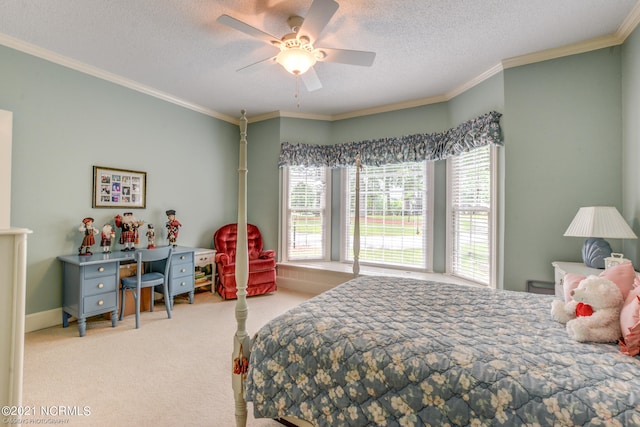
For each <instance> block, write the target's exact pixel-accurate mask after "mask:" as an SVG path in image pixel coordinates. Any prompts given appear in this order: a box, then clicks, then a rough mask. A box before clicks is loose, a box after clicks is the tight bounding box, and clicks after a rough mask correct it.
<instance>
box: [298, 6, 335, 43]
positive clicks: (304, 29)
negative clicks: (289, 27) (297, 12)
mask: <svg viewBox="0 0 640 427" xmlns="http://www.w3.org/2000/svg"><path fill="white" fill-rule="evenodd" d="M336 10H338V3H336V2H335V1H334V0H314V1H313V3H311V7H310V8H309V11H308V12H307V16H305V18H304V21H303V22H302V25H301V26H300V29H299V30H298V35H300V36H307V37H309V40H311V42H312V43H313V42H314V41H316V40H317V39H318V36H319V35H320V33H321V32H322V30H324V27H326V26H327V24H328V23H329V21H330V20H331V18H332V17H333V15H334V14H335V13H336Z"/></svg>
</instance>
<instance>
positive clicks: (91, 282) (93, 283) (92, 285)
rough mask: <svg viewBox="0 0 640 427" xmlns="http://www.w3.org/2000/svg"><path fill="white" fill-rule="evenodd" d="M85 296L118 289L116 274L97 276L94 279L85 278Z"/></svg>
mask: <svg viewBox="0 0 640 427" xmlns="http://www.w3.org/2000/svg"><path fill="white" fill-rule="evenodd" d="M82 286H83V288H84V289H83V291H84V295H85V296H90V295H96V294H101V293H104V292H115V291H116V276H115V275H112V276H110V277H96V278H94V279H88V280H85V281H84V283H83V284H82Z"/></svg>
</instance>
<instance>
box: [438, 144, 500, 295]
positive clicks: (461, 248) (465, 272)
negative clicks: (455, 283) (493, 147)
mask: <svg viewBox="0 0 640 427" xmlns="http://www.w3.org/2000/svg"><path fill="white" fill-rule="evenodd" d="M449 161H450V169H449V181H450V182H449V215H450V218H449V219H450V224H449V232H450V235H449V239H450V242H449V248H450V254H449V260H448V261H449V268H450V272H451V273H452V274H454V275H456V276H460V277H463V278H466V279H469V280H473V281H475V282H479V283H483V284H486V285H489V284H490V281H491V233H492V230H491V228H492V227H491V224H492V221H491V207H492V203H491V192H492V191H491V189H492V185H491V176H492V174H491V151H490V146H488V145H487V146H485V147H481V148H477V149H475V150H472V151H470V152H467V153H462V154H460V155H457V156H455V157H452V158H450V159H449Z"/></svg>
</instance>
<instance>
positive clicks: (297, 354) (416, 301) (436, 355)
mask: <svg viewBox="0 0 640 427" xmlns="http://www.w3.org/2000/svg"><path fill="white" fill-rule="evenodd" d="M552 299H553V297H550V296H543V295H537V294H528V293H523V292H509V291H495V290H490V289H484V288H476V287H466V286H460V285H452V284H446V283H435V282H425V281H418V280H412V279H401V278H392V277H360V278H357V279H354V280H352V281H350V282H347V283H345V284H343V285H340V286H339V287H337V288H334V289H332V290H330V291H328V292H325V293H323V294H321V295H319V296H317V297H315V298H312V299H311V300H309V301H307V302H305V303H303V304H301V305H300V306H298V307H296V308H294V309H292V310H290V311H289V312H287V313H286V314H284V315H282V316H280V317H278V318H276V319H274V320H272V321H271V322H270V323H269V324H267V325H266V326H264V327H263V328H262V329H261V330H260V331H259V332H258V333H257V334H256V336H255V338H254V341H253V345H252V353H251V359H250V362H249V373H248V378H247V381H246V397H247V400H248V401H252V402H253V410H254V415H255V417H256V418H259V417H269V418H278V417H281V416H284V415H289V416H295V417H297V418H299V419H303V420H307V421H309V422H311V423H312V424H314V425H319V426H377V425H380V426H429V425H431V426H441V425H452V426H467V425H468V426H485V425H491V426H521V425H532V426H587V425H594V426H595V425H607V426H621V427H622V426H624V427H628V426H640V358H638V357H635V358H633V357H629V356H625V355H623V354H622V353H620V351H619V350H618V346H617V345H616V344H585V343H577V342H574V341H571V340H570V339H569V338H568V337H567V334H566V332H565V329H564V327H563V325H560V324H559V323H556V322H555V321H553V320H552V319H551V316H550V314H549V313H550V307H551V301H552Z"/></svg>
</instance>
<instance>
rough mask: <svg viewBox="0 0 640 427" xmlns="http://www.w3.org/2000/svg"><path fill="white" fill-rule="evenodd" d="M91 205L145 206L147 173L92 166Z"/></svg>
mask: <svg viewBox="0 0 640 427" xmlns="http://www.w3.org/2000/svg"><path fill="white" fill-rule="evenodd" d="M92 207H94V208H132V209H144V208H146V207H147V173H146V172H140V171H133V170H128V169H114V168H109V167H104V166H94V167H93V203H92Z"/></svg>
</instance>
